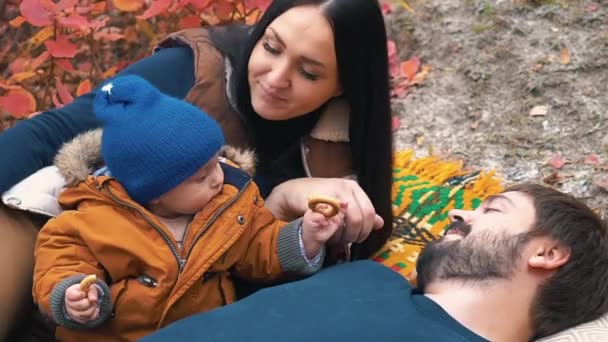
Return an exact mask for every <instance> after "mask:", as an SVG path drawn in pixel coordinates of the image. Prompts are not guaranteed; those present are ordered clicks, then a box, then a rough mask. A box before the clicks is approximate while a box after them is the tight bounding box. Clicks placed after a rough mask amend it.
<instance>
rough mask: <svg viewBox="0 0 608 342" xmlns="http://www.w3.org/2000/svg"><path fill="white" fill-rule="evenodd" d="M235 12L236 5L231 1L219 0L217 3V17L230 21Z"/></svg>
mask: <svg viewBox="0 0 608 342" xmlns="http://www.w3.org/2000/svg"><path fill="white" fill-rule="evenodd" d="M233 12H234V4H233V3H232V2H230V1H229V0H217V1H216V3H215V15H217V17H218V18H220V19H223V20H228V19H230V17H231V16H232V13H233Z"/></svg>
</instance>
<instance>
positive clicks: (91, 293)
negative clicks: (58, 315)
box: [65, 284, 99, 324]
mask: <svg viewBox="0 0 608 342" xmlns="http://www.w3.org/2000/svg"><path fill="white" fill-rule="evenodd" d="M98 300H99V293H98V292H97V286H95V285H93V286H90V287H89V289H88V291H87V292H84V291H82V290H81V289H80V284H74V285H72V286H70V287H68V289H67V290H66V291H65V308H66V311H67V313H68V315H69V316H70V318H71V319H72V320H73V321H76V322H78V323H81V324H86V323H88V322H90V321H93V320H96V319H98V318H99V302H98Z"/></svg>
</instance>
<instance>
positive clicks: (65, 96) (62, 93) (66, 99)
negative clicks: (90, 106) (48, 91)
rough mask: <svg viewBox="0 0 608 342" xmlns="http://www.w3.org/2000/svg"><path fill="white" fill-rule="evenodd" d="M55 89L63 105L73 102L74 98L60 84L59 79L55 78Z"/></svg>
mask: <svg viewBox="0 0 608 342" xmlns="http://www.w3.org/2000/svg"><path fill="white" fill-rule="evenodd" d="M55 87H56V88H57V95H59V98H60V99H61V102H62V103H63V104H64V105H66V104H68V103H70V102H72V101H74V97H73V96H72V95H71V94H70V92H69V91H68V89H67V88H66V87H65V85H64V84H63V83H61V80H60V79H59V77H55Z"/></svg>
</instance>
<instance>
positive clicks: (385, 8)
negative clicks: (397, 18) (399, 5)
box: [380, 2, 393, 15]
mask: <svg viewBox="0 0 608 342" xmlns="http://www.w3.org/2000/svg"><path fill="white" fill-rule="evenodd" d="M380 9H381V10H382V14H384V15H387V14H391V13H393V6H392V5H391V4H387V3H386V2H383V3H382V5H380Z"/></svg>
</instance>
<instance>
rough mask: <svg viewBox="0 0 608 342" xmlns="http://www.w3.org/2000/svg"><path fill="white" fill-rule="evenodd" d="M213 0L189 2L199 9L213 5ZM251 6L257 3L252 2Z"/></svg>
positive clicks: (193, 0) (191, 0) (192, 0)
mask: <svg viewBox="0 0 608 342" xmlns="http://www.w3.org/2000/svg"><path fill="white" fill-rule="evenodd" d="M212 2H213V0H190V1H188V3H190V4H191V5H192V6H193V7H194V8H196V10H198V11H201V10H204V9H206V8H207V7H209V6H210V5H211V3H212ZM249 2H252V1H249ZM248 5H249V4H248ZM250 6H255V5H254V4H251V5H250Z"/></svg>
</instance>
